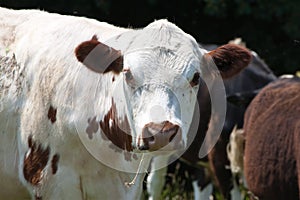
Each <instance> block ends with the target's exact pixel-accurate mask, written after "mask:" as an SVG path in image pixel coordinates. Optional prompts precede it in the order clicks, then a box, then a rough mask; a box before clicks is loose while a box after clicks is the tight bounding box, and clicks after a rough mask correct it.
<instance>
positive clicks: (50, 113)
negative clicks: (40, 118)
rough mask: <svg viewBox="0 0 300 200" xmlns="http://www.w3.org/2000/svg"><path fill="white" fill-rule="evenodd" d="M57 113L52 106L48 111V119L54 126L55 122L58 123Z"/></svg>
mask: <svg viewBox="0 0 300 200" xmlns="http://www.w3.org/2000/svg"><path fill="white" fill-rule="evenodd" d="M56 113H57V109H55V108H53V107H52V106H50V107H49V110H48V119H50V121H51V123H52V124H53V123H54V122H56Z"/></svg>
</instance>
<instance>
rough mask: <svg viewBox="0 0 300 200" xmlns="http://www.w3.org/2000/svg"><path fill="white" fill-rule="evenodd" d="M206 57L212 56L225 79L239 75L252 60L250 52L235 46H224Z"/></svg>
mask: <svg viewBox="0 0 300 200" xmlns="http://www.w3.org/2000/svg"><path fill="white" fill-rule="evenodd" d="M204 56H205V57H209V56H211V58H212V59H213V61H214V63H215V65H216V66H217V67H218V69H219V71H220V74H221V76H222V78H223V79H228V78H230V77H232V76H234V75H236V74H238V73H239V72H240V71H241V70H242V69H244V68H245V67H247V66H248V65H249V63H250V61H251V58H252V55H251V52H250V51H249V50H247V49H246V48H244V47H241V46H238V45H235V44H226V45H223V46H221V47H219V48H217V49H215V50H213V51H210V52H209V53H207V54H205V55H204Z"/></svg>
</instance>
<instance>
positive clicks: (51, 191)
mask: <svg viewBox="0 0 300 200" xmlns="http://www.w3.org/2000/svg"><path fill="white" fill-rule="evenodd" d="M0 28H1V29H0V30H1V31H0V53H1V54H0V56H1V57H0V59H1V62H0V64H1V93H0V94H1V96H0V97H1V112H0V119H1V121H0V127H1V130H2V134H1V140H0V146H1V147H0V148H1V155H0V161H1V163H0V176H1V181H0V184H1V185H0V186H1V191H0V197H1V198H6V199H26V198H31V199H42V198H43V199H139V197H140V195H141V192H142V188H141V187H142V180H143V177H144V173H143V172H145V170H147V168H148V164H149V162H150V159H151V157H152V156H153V155H154V154H155V153H157V152H156V151H157V150H162V151H163V152H164V154H168V153H174V152H175V151H177V150H183V149H184V148H185V147H186V146H187V138H188V129H189V126H190V124H191V120H192V115H191V114H190V113H192V112H193V109H194V106H195V103H196V95H194V94H195V93H197V91H198V87H199V81H198V79H199V77H200V76H203V77H206V78H207V80H210V81H213V80H214V79H215V78H216V77H217V76H218V74H219V75H221V76H224V77H228V76H232V75H234V74H235V73H238V72H239V71H241V69H242V68H244V67H245V66H246V65H247V64H248V63H249V61H250V58H251V56H250V54H249V52H248V51H247V50H246V49H243V48H239V47H237V46H234V45H228V46H224V47H222V48H220V49H217V50H215V51H212V52H207V51H205V50H203V49H200V48H199V47H198V45H197V43H196V41H195V40H194V39H193V38H192V37H191V36H190V35H188V34H186V33H184V32H183V31H182V30H180V29H179V28H178V27H177V26H175V25H174V24H172V23H170V22H168V21H166V20H159V21H155V22H153V23H151V24H150V25H148V26H147V27H145V28H143V29H140V30H131V29H124V28H118V27H115V26H112V25H109V24H107V23H103V22H98V21H95V20H92V19H87V18H82V17H72V16H62V15H58V14H50V13H46V12H41V11H36V10H20V11H14V10H9V9H5V8H0ZM100 41H101V42H100ZM228 52H229V53H228ZM223 56H225V57H223ZM213 61H214V62H216V63H217V64H216V65H214V62H213ZM226 62H230V63H231V65H232V69H231V68H230V67H229V68H228V67H227V66H226V68H224V63H226ZM213 66H215V68H214V67H213ZM218 69H219V70H221V71H220V72H219V71H218ZM158 153H159V152H158ZM135 174H137V175H136V176H135ZM4 180H5V181H4ZM131 180H133V182H130V181H131ZM7 183H9V184H7Z"/></svg>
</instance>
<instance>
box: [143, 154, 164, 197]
mask: <svg viewBox="0 0 300 200" xmlns="http://www.w3.org/2000/svg"><path fill="white" fill-rule="evenodd" d="M168 160H169V156H157V157H154V158H153V160H152V162H151V169H150V173H149V175H148V178H147V191H148V194H149V199H150V200H157V199H160V195H161V192H162V189H163V187H164V184H165V176H166V173H167V163H168ZM159 166H166V167H163V168H160V169H158V170H157V168H158V167H159Z"/></svg>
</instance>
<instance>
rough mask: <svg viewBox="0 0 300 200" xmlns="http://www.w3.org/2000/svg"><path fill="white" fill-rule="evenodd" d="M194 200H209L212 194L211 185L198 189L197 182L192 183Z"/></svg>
mask: <svg viewBox="0 0 300 200" xmlns="http://www.w3.org/2000/svg"><path fill="white" fill-rule="evenodd" d="M192 184H193V189H194V199H195V200H209V199H211V194H212V192H213V185H212V183H210V184H208V185H206V186H205V187H204V188H201V187H199V185H198V181H193V183H192Z"/></svg>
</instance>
